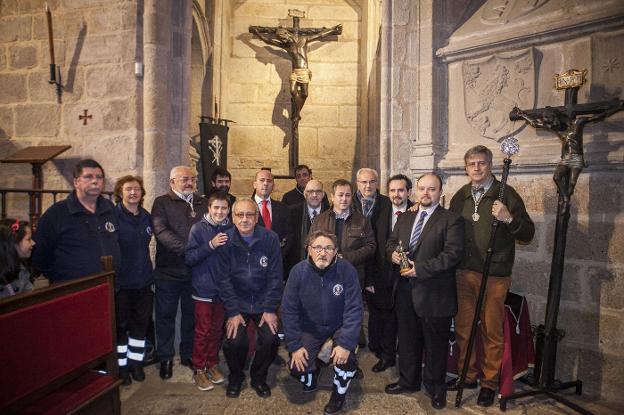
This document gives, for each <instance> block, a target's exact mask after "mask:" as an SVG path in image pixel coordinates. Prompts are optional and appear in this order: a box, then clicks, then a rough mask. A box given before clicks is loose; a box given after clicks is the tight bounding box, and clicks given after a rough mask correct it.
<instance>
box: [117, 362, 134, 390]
mask: <svg viewBox="0 0 624 415" xmlns="http://www.w3.org/2000/svg"><path fill="white" fill-rule="evenodd" d="M119 379H121V384H122V385H123V386H128V385H132V379H131V378H130V373H129V372H128V366H120V367H119Z"/></svg>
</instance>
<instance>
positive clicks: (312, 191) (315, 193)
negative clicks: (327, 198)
mask: <svg viewBox="0 0 624 415" xmlns="http://www.w3.org/2000/svg"><path fill="white" fill-rule="evenodd" d="M305 192H306V193H307V194H310V195H320V194H321V193H323V191H322V190H306V191H305Z"/></svg>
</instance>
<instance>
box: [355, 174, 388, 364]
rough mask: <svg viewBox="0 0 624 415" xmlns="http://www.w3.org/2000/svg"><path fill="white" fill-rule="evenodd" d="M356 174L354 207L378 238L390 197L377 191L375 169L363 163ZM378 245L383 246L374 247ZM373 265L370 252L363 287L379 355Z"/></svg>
mask: <svg viewBox="0 0 624 415" xmlns="http://www.w3.org/2000/svg"><path fill="white" fill-rule="evenodd" d="M355 177H356V181H357V191H356V192H355V194H354V195H353V208H354V209H355V210H357V211H358V212H360V213H361V214H362V215H364V217H365V218H366V219H368V220H369V222H370V223H371V226H372V228H373V234H374V235H375V238H376V239H377V240H379V238H377V233H378V230H377V225H378V224H379V220H380V218H379V216H380V214H381V212H382V211H387V210H388V209H390V207H391V203H390V199H388V197H387V196H384V195H382V194H380V193H379V191H378V188H379V175H378V174H377V170H375V169H371V168H368V167H364V168H361V169H359V170H358V171H357V173H356V175H355ZM384 242H385V241H384ZM384 245H385V243H384ZM377 249H378V250H379V249H383V246H381V247H377ZM375 265H376V262H375V257H374V256H371V257H370V258H368V260H367V261H366V264H365V266H364V275H365V276H364V284H363V286H362V288H364V290H365V299H366V303H367V304H366V305H367V308H368V316H369V320H368V341H369V344H368V346H369V349H370V351H371V352H373V353H375V355H377V356H378V357H381V354H382V346H381V343H382V342H383V339H382V338H381V337H380V336H381V335H382V333H381V330H379V327H377V328H376V327H375V322H376V321H377V322H378V321H379V319H380V317H379V313H380V312H381V311H380V310H379V309H378V308H376V307H375V306H374V305H372V304H371V303H372V299H371V295H373V294H374V293H375V287H374V280H375V279H376V278H378V277H379V276H378V275H376V274H377V272H378V270H377V269H376V266H375ZM371 319H372V320H373V329H372V330H371V328H370V323H371ZM360 345H362V346H366V338H365V336H364V332H363V331H362V334H361V339H360ZM377 369H381V367H377Z"/></svg>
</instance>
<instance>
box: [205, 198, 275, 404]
mask: <svg viewBox="0 0 624 415" xmlns="http://www.w3.org/2000/svg"><path fill="white" fill-rule="evenodd" d="M232 210H233V215H232V217H233V221H234V227H233V228H231V229H228V230H227V231H226V232H225V234H226V236H227V243H226V244H225V245H224V246H222V247H220V248H219V249H218V250H217V264H216V267H215V271H214V275H215V276H216V279H217V287H218V292H219V296H220V297H221V300H222V301H223V305H224V307H225V316H226V318H227V321H226V325H225V331H226V336H225V340H224V343H223V354H224V355H225V360H226V362H227V365H228V368H229V369H230V374H229V379H228V380H229V382H228V386H227V391H226V396H228V397H230V398H238V396H239V395H240V391H241V387H242V384H243V381H244V379H245V374H244V372H243V368H244V367H245V361H246V359H247V351H248V348H249V342H248V333H247V329H246V326H247V325H248V324H250V323H252V322H253V324H254V325H255V327H256V337H257V344H256V352H255V355H254V358H253V361H252V363H251V367H250V370H249V375H250V377H251V387H252V388H254V390H255V391H256V394H257V395H258V396H260V397H261V398H268V397H269V396H271V389H270V388H269V386H268V385H267V383H266V379H267V374H268V371H269V366H270V365H271V362H273V360H274V359H275V356H276V355H277V346H278V343H279V339H278V336H277V314H276V313H277V307H278V305H279V302H280V299H281V297H282V289H283V283H284V282H283V276H282V272H283V269H282V256H281V253H280V246H279V241H278V239H277V235H276V234H275V232H272V231H270V230H268V229H266V228H265V227H264V226H256V224H257V223H258V208H257V205H256V203H255V201H253V200H251V199H239V200H237V201H236V203H235V204H234V206H233V208H232Z"/></svg>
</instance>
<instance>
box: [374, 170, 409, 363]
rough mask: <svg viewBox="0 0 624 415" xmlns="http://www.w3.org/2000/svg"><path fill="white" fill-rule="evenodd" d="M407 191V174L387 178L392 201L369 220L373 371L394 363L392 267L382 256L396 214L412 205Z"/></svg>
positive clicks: (395, 339)
mask: <svg viewBox="0 0 624 415" xmlns="http://www.w3.org/2000/svg"><path fill="white" fill-rule="evenodd" d="M411 191H412V181H411V180H410V179H409V178H408V177H407V176H405V175H403V174H397V175H395V176H392V177H391V178H390V179H389V180H388V196H389V198H390V201H391V202H392V203H391V205H389V206H388V205H384V207H383V208H382V209H381V210H380V212H379V214H378V215H377V220H376V221H375V223H374V224H373V228H374V229H376V232H375V238H376V241H377V250H376V251H375V258H374V268H373V272H372V284H373V289H372V290H371V292H370V293H369V294H368V299H369V301H368V340H369V344H368V346H369V348H370V350H371V351H372V352H374V353H375V355H376V356H377V358H378V359H379V360H378V361H377V363H376V364H375V365H374V366H373V372H383V371H384V370H386V369H387V368H389V367H392V366H394V365H395V357H396V342H397V332H396V331H397V326H396V315H395V311H394V299H393V298H392V287H393V285H394V271H395V270H394V267H393V265H392V263H391V262H390V261H388V259H387V258H386V242H387V241H388V238H389V237H390V233H391V232H392V229H393V228H394V226H395V224H396V222H397V219H398V218H399V215H401V214H402V213H404V212H405V211H406V210H407V209H409V208H410V207H411V206H412V202H411V201H410V200H409V195H410V193H411Z"/></svg>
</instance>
